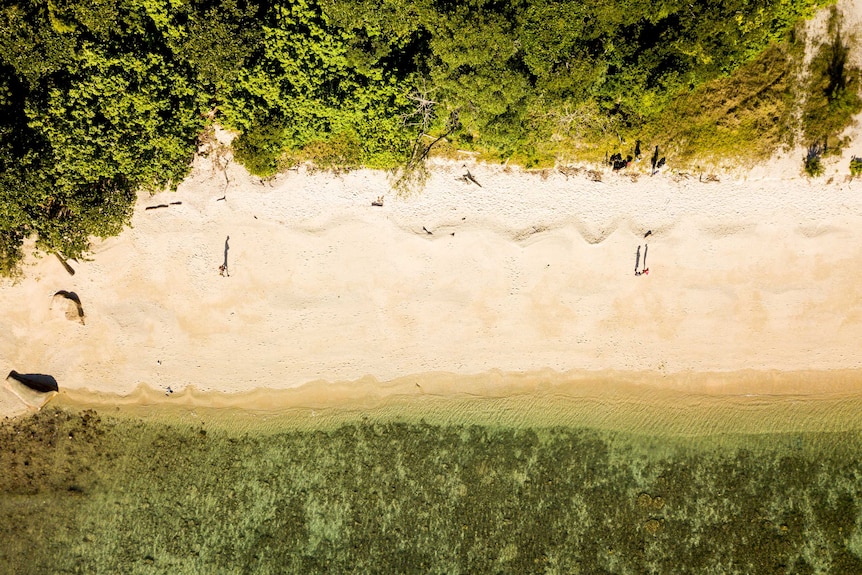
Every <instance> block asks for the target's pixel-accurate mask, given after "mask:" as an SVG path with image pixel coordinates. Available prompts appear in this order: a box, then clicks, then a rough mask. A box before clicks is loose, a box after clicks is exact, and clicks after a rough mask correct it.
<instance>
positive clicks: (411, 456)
mask: <svg viewBox="0 0 862 575" xmlns="http://www.w3.org/2000/svg"><path fill="white" fill-rule="evenodd" d="M726 440H727V439H726V438H721V439H719V438H716V439H715V440H713V441H711V442H709V441H708V442H703V443H701V442H699V441H698V440H696V439H682V438H676V437H649V436H643V435H629V434H625V433H610V432H600V431H595V430H590V429H572V428H553V429H541V428H522V429H511V428H506V427H488V426H477V425H429V424H426V423H420V422H417V423H373V422H366V423H353V424H346V425H343V426H340V427H337V428H334V429H331V430H326V431H325V430H322V429H313V428H312V429H308V430H306V431H296V430H292V429H290V428H286V429H279V428H275V429H269V431H268V432H267V433H265V434H261V433H255V432H248V431H244V432H242V433H227V432H223V431H218V430H208V431H205V430H204V426H203V425H202V424H197V425H196V426H191V425H189V426H181V425H175V426H171V425H164V424H155V423H146V422H142V421H133V420H125V421H124V420H110V419H107V418H105V419H102V418H101V417H100V416H99V415H98V414H96V413H94V412H84V413H82V414H70V413H67V412H62V411H55V410H50V409H48V410H43V411H42V412H41V413H39V414H38V415H36V416H34V417H32V418H29V419H23V420H19V421H15V422H6V423H4V424H2V425H0V447H2V449H0V465H2V468H3V469H4V470H5V472H4V473H3V474H2V475H0V536H2V537H3V541H4V544H3V546H2V547H0V570H3V571H4V572H10V573H11V572H14V573H21V574H22V575H27V574H37V573H56V574H65V573H92V574H94V575H95V574H100V573H120V572H129V573H252V572H253V573H260V574H264V575H265V574H268V573H285V572H289V573H309V574H314V573H408V572H409V573H500V572H503V573H535V572H557V573H624V574H629V573H631V574H634V573H685V574H688V573H691V574H697V575H703V574H706V575H709V574H716V575H718V574H725V573H733V572H739V573H773V572H775V573H786V572H795V573H800V572H820V573H859V572H862V557H860V554H859V548H858V541H859V538H860V536H862V526H860V517H862V476H860V470H859V457H858V453H859V451H858V449H859V445H860V436H859V434H858V433H857V432H846V433H842V434H813V433H809V434H761V435H753V436H743V437H737V438H736V439H735V442H734V444H732V445H727V446H725V445H722V442H723V441H726ZM657 445H661V448H660V449H656V446H657ZM39 533H43V534H45V533H49V534H50V536H38V534H39ZM788 566H793V571H790V570H788V568H787V567H788Z"/></svg>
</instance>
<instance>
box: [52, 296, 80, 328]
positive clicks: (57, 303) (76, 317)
mask: <svg viewBox="0 0 862 575" xmlns="http://www.w3.org/2000/svg"><path fill="white" fill-rule="evenodd" d="M51 309H52V310H58V311H60V312H62V313H63V314H64V315H65V317H66V319H67V320H69V321H79V322H81V325H84V307H83V306H82V305H81V298H79V297H78V294H76V293H75V292H70V291H66V290H60V291H58V292H57V293H55V294H54V297H53V298H52V299H51Z"/></svg>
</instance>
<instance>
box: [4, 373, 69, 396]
mask: <svg viewBox="0 0 862 575" xmlns="http://www.w3.org/2000/svg"><path fill="white" fill-rule="evenodd" d="M10 377H11V378H12V379H14V380H15V381H17V382H18V383H20V384H21V385H24V386H26V387H29V388H30V389H32V390H33V391H38V392H39V393H50V392H52V391H60V387H59V386H58V385H57V380H56V379H54V376H52V375H43V374H41V373H18V372H17V371H15V370H14V369H13V370H12V371H10V372H9V375H7V376H6V379H9V378H10Z"/></svg>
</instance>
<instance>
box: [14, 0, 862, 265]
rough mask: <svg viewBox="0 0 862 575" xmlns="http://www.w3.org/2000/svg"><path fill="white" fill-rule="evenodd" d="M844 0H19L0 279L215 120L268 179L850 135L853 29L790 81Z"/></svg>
mask: <svg viewBox="0 0 862 575" xmlns="http://www.w3.org/2000/svg"><path fill="white" fill-rule="evenodd" d="M828 1H829V0H800V1H796V2H787V1H784V0H716V1H714V2H706V3H696V4H692V3H691V2H680V1H677V0H668V1H663V2H659V3H658V4H656V3H655V2H648V1H646V0H636V1H633V2H629V3H627V4H626V6H625V7H621V6H619V5H617V4H614V3H612V2H607V1H606V0H584V1H579V2H575V1H573V0H566V1H563V2H557V1H552V0H467V1H461V2H453V1H450V0H417V1H410V2H408V1H406V0H275V1H263V0H220V1H218V2H213V1H212V0H184V1H182V2H180V1H175V0H97V1H95V2H79V1H76V0H51V1H50V2H47V3H45V2H38V1H36V0H22V1H20V2H16V3H13V4H8V3H7V4H8V5H4V6H3V7H2V8H0V27H2V32H3V34H0V112H2V114H0V165H2V166H3V167H4V168H5V171H4V173H3V175H2V176H0V201H2V202H3V204H4V205H3V206H2V207H0V237H2V240H0V273H10V272H12V271H13V270H14V269H15V265H16V263H15V262H17V261H18V260H19V259H20V257H21V255H22V251H21V249H20V246H21V242H23V241H24V239H26V238H27V237H29V236H32V235H35V236H36V238H37V245H38V246H39V247H40V248H42V249H45V250H48V251H59V252H62V253H64V254H65V255H67V256H69V257H74V256H77V255H81V254H83V253H84V252H86V250H87V248H88V245H89V239H90V237H92V236H106V235H110V234H114V233H117V232H118V231H119V230H121V229H122V227H123V225H124V224H125V223H126V222H128V218H129V216H130V214H131V210H132V206H133V202H134V198H135V194H136V192H138V191H139V190H142V189H143V190H157V189H162V188H165V187H173V186H176V184H177V183H178V182H179V181H180V180H181V179H182V178H183V177H184V176H185V174H186V173H187V171H188V168H189V165H190V159H191V158H192V155H193V153H194V150H195V144H196V138H197V136H198V135H199V133H200V132H201V130H202V129H204V127H205V126H206V123H207V121H209V120H210V119H215V121H218V122H219V123H221V124H222V125H224V126H225V127H229V128H233V129H235V130H237V131H239V132H240V136H239V137H238V138H237V139H236V140H235V152H236V157H237V158H238V160H239V161H240V162H242V163H243V164H244V165H245V166H246V167H247V168H248V169H249V170H250V171H251V172H252V173H254V174H257V175H259V176H268V175H272V174H273V173H275V172H277V171H278V170H280V169H283V168H284V167H285V166H287V165H290V164H295V163H299V162H309V163H311V164H313V165H316V166H318V167H322V168H333V169H342V168H347V169H349V168H353V167H358V166H366V167H372V168H386V169H393V168H396V167H399V166H400V167H402V168H403V167H404V166H408V165H409V164H411V163H415V162H414V160H415V158H416V154H415V150H416V145H415V144H416V142H425V141H438V142H439V145H437V146H435V148H434V152H435V153H436V152H438V151H441V153H442V151H445V150H458V149H467V150H473V151H475V152H477V153H478V156H477V157H479V158H482V159H484V160H488V161H506V162H511V163H515V164H520V165H523V166H526V167H541V166H551V165H553V164H554V163H555V162H558V161H560V160H567V159H571V158H590V159H598V158H601V157H602V156H603V155H604V153H605V152H606V151H607V150H608V149H615V148H617V147H619V146H620V144H621V142H622V143H623V144H624V145H628V144H627V143H630V142H633V141H634V140H635V139H640V140H642V141H643V142H644V143H645V145H652V144H660V145H661V146H662V147H663V149H667V150H668V153H669V154H673V160H674V161H675V162H676V163H685V162H694V161H701V160H703V159H714V158H715V159H722V158H723V159H727V158H734V159H735V160H737V161H739V160H742V159H759V158H762V157H765V156H767V155H769V154H770V153H771V152H772V151H773V150H775V149H776V148H777V147H779V146H782V145H787V144H788V143H791V142H792V139H793V134H794V133H795V132H797V131H798V132H801V133H802V134H803V135H804V137H805V138H807V141H822V140H824V139H825V138H827V137H829V138H834V136H836V135H837V134H838V132H840V131H841V129H842V128H843V127H844V126H845V125H846V124H847V122H848V121H849V120H850V118H851V116H852V115H853V114H854V113H856V111H858V110H859V109H861V108H862V100H860V99H859V97H858V95H857V92H858V83H859V72H858V71H857V70H853V69H850V68H849V67H848V64H847V62H848V60H847V46H846V43H845V41H844V39H843V37H842V36H841V33H840V25H839V23H837V20H836V21H835V22H834V23H833V27H832V31H831V33H830V34H831V36H830V41H829V42H827V43H826V44H824V45H823V46H822V47H821V49H820V51H819V53H818V55H817V57H816V58H815V59H814V61H813V63H812V65H811V70H810V74H809V75H808V77H809V78H810V81H809V84H808V85H807V86H805V87H799V86H794V82H793V80H792V78H794V77H795V76H797V75H799V72H800V69H799V62H800V61H801V43H800V42H799V41H798V40H797V39H795V37H794V36H793V33H792V29H793V26H794V25H795V23H796V22H797V21H798V20H799V19H800V18H802V17H806V16H808V15H810V14H811V13H812V11H813V10H814V9H815V8H817V7H819V6H822V5H824V4H826V3H828ZM420 92H421V93H422V94H424V97H425V99H426V103H427V104H428V107H427V109H426V110H425V111H429V110H430V113H429V114H426V115H423V118H422V122H421V123H417V122H416V118H417V116H416V112H417V106H420V107H421V104H420V103H419V102H418V101H417V100H416V98H415V95H416V94H417V93H420ZM799 102H805V106H804V109H803V110H798V109H797V107H798V105H799ZM453 114H454V115H456V116H457V117H458V120H459V122H458V129H457V130H450V129H449V125H448V122H449V120H448V119H449V118H451V117H452V116H453ZM799 117H801V118H802V126H799V125H797V124H794V122H795V121H796V120H794V119H795V118H799ZM427 156H428V153H425V154H422V158H423V161H424V158H426V157H427ZM669 159H670V158H669ZM415 167H416V166H413V168H415ZM410 171H411V170H410V169H407V170H406V171H405V172H404V174H408V172H410ZM408 175H409V174H408ZM415 176H416V177H413V176H409V177H406V178H400V179H396V181H399V182H402V183H405V185H407V186H408V187H411V186H415V185H420V184H421V180H422V177H421V176H422V172H421V171H418V172H416V174H415Z"/></svg>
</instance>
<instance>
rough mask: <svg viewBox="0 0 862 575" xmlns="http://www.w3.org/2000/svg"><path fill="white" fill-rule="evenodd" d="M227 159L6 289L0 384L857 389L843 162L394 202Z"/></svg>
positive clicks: (507, 177)
mask: <svg viewBox="0 0 862 575" xmlns="http://www.w3.org/2000/svg"><path fill="white" fill-rule="evenodd" d="M222 137H225V135H224V134H222ZM214 158H215V155H214V154H210V155H209V157H198V158H197V159H196V160H195V168H194V172H193V174H192V175H191V177H190V178H189V179H188V180H187V181H185V182H183V183H182V185H181V186H180V187H179V190H178V191H177V192H176V193H168V192H166V193H162V194H158V195H155V196H149V195H142V196H141V198H140V200H139V202H138V205H137V207H136V212H135V215H134V218H133V221H132V227H131V229H127V230H126V231H124V232H123V233H122V234H121V235H120V236H119V237H116V238H111V239H109V240H107V241H104V242H99V243H97V244H96V245H95V246H94V250H93V255H92V258H91V259H90V260H89V261H81V262H78V263H75V262H70V263H71V265H72V267H73V268H74V269H75V270H76V273H75V275H74V276H70V275H69V274H68V273H67V272H66V271H65V270H64V269H63V267H62V266H61V264H60V262H59V261H58V260H57V259H56V258H54V257H48V256H45V257H42V258H41V259H31V260H30V261H29V263H28V264H27V265H26V267H25V270H24V272H25V275H24V278H23V279H21V280H20V281H18V282H17V283H14V284H13V283H10V282H5V283H4V284H3V285H2V288H0V305H2V308H3V309H4V320H5V321H4V325H5V329H4V330H2V333H0V368H2V369H4V370H6V372H8V371H9V370H11V369H15V370H17V371H19V372H22V373H43V374H51V375H53V376H54V377H56V379H57V381H58V382H59V383H60V386H61V389H66V390H83V389H87V390H92V391H94V392H104V393H112V394H118V395H120V396H123V395H128V394H130V393H132V391H133V390H135V389H136V388H138V387H139V386H141V385H143V386H146V387H149V388H152V389H154V390H157V391H159V393H161V392H162V391H164V390H166V389H167V388H168V387H170V388H171V389H172V390H173V391H174V392H182V391H183V390H184V389H185V388H187V387H189V386H194V387H195V389H196V390H198V391H200V392H207V391H221V392H228V393H236V392H243V391H249V390H252V389H256V388H269V389H288V388H295V387H298V386H302V385H303V384H307V383H310V382H318V383H320V382H351V381H358V380H361V379H362V378H368V377H370V378H373V379H374V381H380V382H386V381H390V380H394V379H396V378H403V377H405V376H412V375H421V374H433V373H439V374H450V375H452V374H454V375H461V376H465V375H475V374H483V373H486V372H489V371H491V370H497V371H499V372H501V373H532V372H544V373H553V374H569V375H572V374H585V373H586V374H589V373H600V372H605V371H608V370H614V371H616V372H621V373H622V372H632V373H635V372H636V373H641V374H648V376H647V377H639V380H640V381H643V382H648V384H649V385H655V386H665V387H667V386H676V387H679V386H683V387H686V388H687V389H689V390H690V388H691V386H692V385H696V386H697V387H698V389H707V388H709V389H708V390H709V391H720V390H721V389H722V388H723V387H726V386H731V387H733V386H732V382H731V381H730V378H728V377H719V378H718V380H716V381H720V383H713V384H710V383H709V381H711V380H710V379H709V378H707V379H702V378H701V379H698V378H694V379H695V380H697V381H698V382H699V383H697V384H693V383H691V382H692V381H694V380H693V379H692V378H691V377H689V376H690V375H691V374H704V373H718V374H721V373H725V374H726V373H729V372H737V371H742V370H754V371H756V372H770V371H778V372H796V371H816V372H829V371H832V370H843V372H845V373H846V372H847V370H850V371H851V372H853V370H860V368H862V360H861V359H860V355H859V354H858V340H859V337H860V336H862V297H860V296H862V288H860V285H862V284H860V280H862V272H860V268H859V266H858V265H857V264H858V262H859V261H862V182H860V181H858V180H850V178H849V175H848V173H846V172H847V164H846V162H843V161H842V162H841V163H840V164H839V163H837V162H836V163H835V164H832V165H830V171H829V172H828V173H827V175H826V176H824V177H822V178H819V179H815V180H811V179H808V178H805V177H803V176H801V175H799V173H798V172H799V166H800V164H801V162H799V161H797V160H798V158H794V156H793V154H788V155H787V158H786V159H785V161H784V163H782V162H781V161H778V162H776V163H774V164H773V165H772V166H771V168H770V169H765V168H761V169H758V170H754V171H752V172H751V173H750V175H748V176H747V177H745V176H742V175H740V174H736V175H730V174H723V175H720V176H719V178H718V179H719V180H720V181H709V182H707V181H704V180H706V179H708V178H707V177H706V176H708V175H709V174H707V173H704V174H697V173H689V174H679V173H674V172H673V171H667V172H665V173H660V174H657V175H655V176H652V177H651V176H650V175H649V174H646V173H642V172H640V173H637V170H638V168H640V166H636V167H635V170H632V171H630V172H629V173H613V172H611V171H610V170H607V171H605V172H603V174H602V178H601V181H600V182H597V181H593V178H592V177H590V176H589V175H588V174H587V173H586V170H582V171H581V172H580V173H577V174H569V175H566V174H564V173H563V172H562V171H560V170H545V171H541V172H525V171H520V170H518V169H507V168H505V167H504V166H493V165H486V164H475V163H471V162H458V161H449V162H437V163H435V164H433V166H432V175H431V178H430V180H429V182H428V185H427V187H426V188H425V189H424V190H422V191H421V192H417V193H415V194H413V195H411V196H409V197H396V196H394V195H393V194H392V192H391V191H390V189H389V176H388V175H387V174H386V173H383V172H375V171H370V170H358V171H354V172H350V173H346V174H341V175H334V174H332V173H327V172H310V171H307V170H306V169H299V170H296V171H289V172H287V173H285V174H283V175H281V176H279V177H278V178H276V179H274V180H272V181H269V182H261V181H259V180H258V179H257V178H253V177H250V176H249V175H248V174H247V173H246V172H245V171H244V170H243V169H242V168H240V167H239V166H237V165H236V164H234V163H229V164H228V166H227V169H226V170H224V169H222V168H221V166H223V165H224V163H225V162H224V158H223V159H222V163H221V164H219V163H218V161H216V160H214ZM794 167H795V169H794ZM467 169H469V170H470V172H471V174H472V175H474V176H475V178H476V180H477V181H478V182H479V184H481V187H480V186H478V185H476V184H473V183H467V182H465V181H463V180H462V179H461V178H460V177H461V176H462V175H463V174H464V173H465V172H466V170H467ZM635 173H637V175H633V174H635ZM381 195H384V196H385V199H384V205H383V206H382V207H378V206H372V201H374V200H375V199H377V197H378V196H381ZM219 198H225V199H224V200H219ZM171 202H181V203H179V204H173V205H171ZM160 204H168V207H167V208H159V209H151V210H147V209H146V208H147V207H149V206H157V205H160ZM647 233H649V235H646V234H647ZM645 235H646V237H645ZM228 237H229V238H230V239H229V241H228V247H229V250H228V251H227V261H228V272H229V274H230V275H229V277H223V276H221V275H220V274H219V269H218V268H219V265H220V264H222V263H223V261H224V258H225V242H226V239H227V238H228ZM639 249H640V252H641V253H640V261H639V263H640V265H639V267H638V270H639V271H641V270H643V268H644V265H646V267H647V268H648V269H649V273H648V274H642V275H635V264H636V261H637V260H638V257H637V254H638V250H639ZM644 260H646V262H644ZM59 290H66V291H68V292H75V293H76V294H77V295H78V296H79V298H80V300H81V303H82V307H83V309H84V312H85V319H84V322H81V321H77V320H70V319H68V318H67V316H66V307H65V306H63V305H60V304H59V303H58V302H57V301H56V300H54V299H53V295H54V294H55V293H56V292H57V291H59ZM859 373H860V374H862V371H859ZM649 374H651V376H650V375H649ZM680 374H682V375H684V376H686V377H680ZM669 376H674V377H669ZM839 379H840V383H836V385H837V386H838V387H839V388H840V389H836V390H835V391H836V392H841V393H855V392H857V391H858V389H860V388H859V387H857V383H858V384H862V377H860V378H855V377H853V376H849V377H842V378H839ZM857 379H858V380H859V381H858V382H857V381H856V380H857ZM726 391H727V392H728V393H730V389H729V388H728V389H727V390H726ZM739 391H740V390H738V389H736V388H734V389H733V393H738V392H739ZM772 391H778V392H780V391H781V390H780V389H779V390H772ZM792 391H793V393H797V392H798V391H799V390H796V389H794V390H792ZM821 391H822V390H821ZM479 393H481V390H480V391H479ZM22 406H23V404H20V405H19V404H18V403H16V400H14V399H11V398H9V397H8V394H7V397H6V398H5V399H4V402H3V407H4V410H5V412H6V413H13V412H15V411H16V410H19V409H21V408H22Z"/></svg>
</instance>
